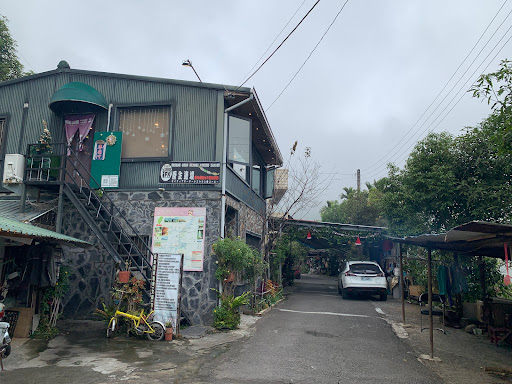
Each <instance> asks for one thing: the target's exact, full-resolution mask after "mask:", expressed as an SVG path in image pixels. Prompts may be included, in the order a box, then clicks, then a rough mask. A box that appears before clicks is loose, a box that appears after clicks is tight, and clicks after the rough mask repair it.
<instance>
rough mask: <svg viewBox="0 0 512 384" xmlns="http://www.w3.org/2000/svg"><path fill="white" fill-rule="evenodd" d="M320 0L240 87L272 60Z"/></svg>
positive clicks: (318, 0)
mask: <svg viewBox="0 0 512 384" xmlns="http://www.w3.org/2000/svg"><path fill="white" fill-rule="evenodd" d="M319 2H320V0H317V1H316V3H315V4H313V6H312V7H311V9H310V10H309V11H308V13H306V15H305V16H304V17H303V18H302V19H301V20H300V21H299V23H298V24H297V25H296V26H295V28H293V29H292V31H291V32H290V33H289V34H288V36H286V37H285V39H284V40H283V41H282V42H281V44H279V46H278V47H277V48H276V49H274V52H272V53H271V54H270V56H269V57H267V59H266V60H265V61H264V62H263V63H261V65H260V66H259V67H258V68H257V69H256V70H255V71H254V72H253V73H252V75H251V76H249V77H248V78H247V79H246V80H245V81H244V82H243V83H242V84H240V85H239V86H238V88H240V87H242V86H243V85H244V84H245V83H247V82H248V81H249V80H250V79H251V78H252V77H253V76H254V75H255V74H256V73H257V72H258V71H259V70H260V69H261V67H263V66H264V65H265V63H266V62H267V61H269V60H270V58H271V57H272V56H274V54H275V53H276V52H277V51H278V50H279V48H281V47H282V46H283V44H284V43H285V41H286V40H288V38H289V37H290V36H291V35H292V34H293V32H295V31H296V30H297V28H299V25H301V24H302V22H303V21H304V20H306V17H308V16H309V14H310V13H311V12H312V11H313V9H314V8H315V7H316V6H317V4H318V3H319Z"/></svg>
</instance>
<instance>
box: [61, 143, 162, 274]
mask: <svg viewBox="0 0 512 384" xmlns="http://www.w3.org/2000/svg"><path fill="white" fill-rule="evenodd" d="M70 153H71V155H72V156H73V158H74V159H76V160H77V161H78V163H79V164H80V166H81V167H82V169H83V170H84V171H85V173H86V175H87V176H89V178H90V180H92V181H93V182H94V183H95V184H96V185H97V186H98V188H92V187H91V186H90V182H89V183H87V182H86V179H85V178H84V176H83V175H82V173H81V172H80V170H79V169H77V167H76V165H75V164H72V166H73V171H74V172H76V173H77V174H78V175H79V176H80V180H81V181H83V182H84V183H85V186H84V185H78V184H77V183H76V181H75V180H74V178H73V175H72V174H71V175H70V178H71V179H72V180H73V183H74V184H75V185H76V186H77V187H79V188H80V191H82V190H83V188H84V187H85V188H88V189H90V191H89V195H88V196H87V197H88V198H89V199H90V198H91V197H93V198H94V199H95V200H96V201H97V202H98V203H99V204H100V206H99V207H98V213H99V210H100V208H101V206H104V205H103V202H102V201H101V199H100V197H99V196H98V195H97V194H96V193H94V192H93V190H101V192H102V195H103V196H104V197H106V199H107V200H108V201H109V203H110V205H111V207H112V208H113V209H114V210H115V211H116V213H117V214H118V215H119V217H120V218H122V220H123V221H124V222H125V223H126V224H127V225H128V227H129V228H130V229H131V231H132V232H133V233H134V234H135V236H137V237H139V238H140V236H139V234H138V233H137V231H136V230H135V228H134V227H133V226H132V225H131V224H130V223H129V222H128V220H127V219H126V217H125V216H124V215H123V213H122V212H121V210H120V209H119V208H118V207H117V206H116V205H115V203H114V202H113V201H112V199H111V198H110V197H109V196H108V194H107V192H106V191H105V189H104V188H102V187H101V184H100V183H98V181H97V180H96V179H95V178H94V177H93V176H92V175H91V173H90V172H89V171H88V170H87V168H85V166H84V164H83V163H82V161H81V160H80V159H79V158H78V156H77V155H76V153H75V151H73V150H72V149H71V150H70ZM67 161H68V159H66V162H67ZM65 173H66V174H68V170H67V167H66V168H65ZM64 181H65V180H64ZM105 212H106V213H107V214H108V215H109V216H110V217H111V218H112V221H113V222H114V224H116V225H117V227H119V230H120V231H121V233H123V232H124V230H123V227H122V226H121V224H120V223H119V222H118V220H117V218H116V217H115V216H114V215H113V214H111V213H110V212H109V211H108V210H107V209H106V208H105ZM97 217H98V216H97ZM105 223H106V222H105ZM106 224H108V223H106ZM125 237H126V238H127V239H128V241H129V242H130V245H131V246H132V249H135V250H136V251H137V253H139V254H140V256H141V257H142V260H143V261H144V262H145V263H146V264H147V266H148V267H149V269H150V271H151V269H152V268H151V265H150V263H149V261H148V260H147V258H146V256H145V255H144V254H143V253H142V252H141V251H140V250H139V248H138V247H137V245H136V244H135V243H134V242H133V241H132V240H131V238H130V237H129V236H128V235H125ZM119 240H120V244H119V245H121V246H122V247H123V248H124V250H125V251H126V252H127V253H128V255H130V251H129V250H128V249H127V248H126V247H125V246H124V244H123V243H122V242H121V239H119ZM140 240H141V243H142V244H143V246H144V247H145V248H146V249H145V250H146V251H147V252H149V255H150V256H151V257H152V256H153V253H152V252H151V249H149V247H148V245H147V244H146V242H145V241H144V240H143V239H140ZM130 256H131V255H130ZM141 272H142V271H141Z"/></svg>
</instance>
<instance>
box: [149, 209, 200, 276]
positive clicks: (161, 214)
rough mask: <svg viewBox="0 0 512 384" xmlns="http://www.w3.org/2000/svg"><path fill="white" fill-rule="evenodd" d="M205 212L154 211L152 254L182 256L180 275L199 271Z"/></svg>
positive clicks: (188, 210) (184, 210) (191, 210)
mask: <svg viewBox="0 0 512 384" xmlns="http://www.w3.org/2000/svg"><path fill="white" fill-rule="evenodd" d="M205 231H206V208H204V207H186V208H185V207H157V208H155V216H154V222H153V242H152V244H153V249H152V251H153V253H171V254H178V253H182V254H184V255H185V261H184V265H183V269H184V271H196V272H200V271H202V270H203V258H204V237H205Z"/></svg>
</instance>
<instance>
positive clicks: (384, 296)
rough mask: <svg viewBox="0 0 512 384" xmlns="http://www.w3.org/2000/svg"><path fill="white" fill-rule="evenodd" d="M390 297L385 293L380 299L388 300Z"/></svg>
mask: <svg viewBox="0 0 512 384" xmlns="http://www.w3.org/2000/svg"><path fill="white" fill-rule="evenodd" d="M387 299H388V295H386V294H385V293H384V294H382V295H380V301H386V300H387Z"/></svg>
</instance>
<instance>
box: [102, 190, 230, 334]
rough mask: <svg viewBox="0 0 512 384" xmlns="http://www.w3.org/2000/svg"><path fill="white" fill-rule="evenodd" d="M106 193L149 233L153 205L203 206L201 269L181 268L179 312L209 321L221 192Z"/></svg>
mask: <svg viewBox="0 0 512 384" xmlns="http://www.w3.org/2000/svg"><path fill="white" fill-rule="evenodd" d="M109 197H110V198H111V199H112V200H113V201H114V203H115V205H116V206H117V207H118V208H119V209H120V211H121V212H122V214H123V215H124V216H125V217H126V218H127V219H128V221H129V222H130V224H131V225H132V226H133V227H134V228H136V229H137V231H138V232H139V235H142V236H152V234H153V216H154V212H155V208H156V207H205V208H206V233H205V245H204V250H205V253H204V263H203V272H184V274H183V282H182V291H181V292H182V299H181V313H182V316H184V317H185V318H186V319H187V320H188V321H189V322H190V323H191V324H194V325H203V324H207V325H210V324H211V323H212V321H213V309H214V308H215V306H216V305H217V296H216V294H215V292H214V291H212V290H211V288H216V289H217V288H218V281H217V280H216V279H215V276H214V273H215V265H216V264H215V258H213V257H212V255H211V249H212V245H213V243H214V242H215V241H217V239H218V238H219V236H220V208H221V201H220V193H219V192H212V191H191V192H185V191H151V192H113V191H112V192H109Z"/></svg>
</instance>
